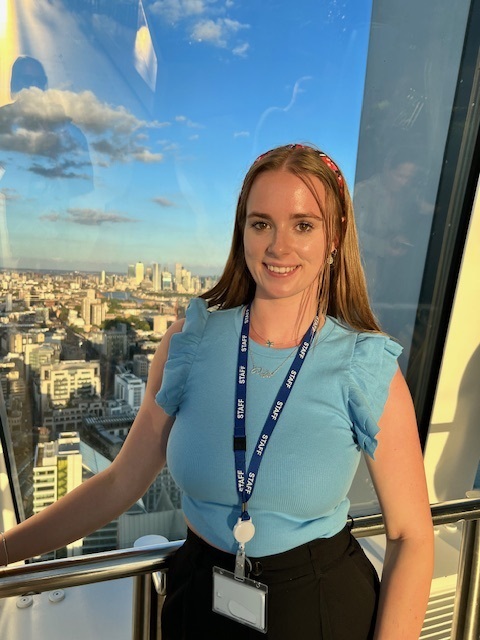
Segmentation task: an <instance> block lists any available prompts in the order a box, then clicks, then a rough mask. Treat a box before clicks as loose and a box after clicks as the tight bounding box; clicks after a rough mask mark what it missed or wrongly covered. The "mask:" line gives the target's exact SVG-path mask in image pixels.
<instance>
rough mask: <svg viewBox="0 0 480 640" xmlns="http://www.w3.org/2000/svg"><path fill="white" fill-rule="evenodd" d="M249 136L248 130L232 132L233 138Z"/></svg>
mask: <svg viewBox="0 0 480 640" xmlns="http://www.w3.org/2000/svg"><path fill="white" fill-rule="evenodd" d="M249 136H250V132H249V131H235V132H234V134H233V137H234V138H248V137H249Z"/></svg>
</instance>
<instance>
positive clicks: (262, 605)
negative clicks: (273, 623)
mask: <svg viewBox="0 0 480 640" xmlns="http://www.w3.org/2000/svg"><path fill="white" fill-rule="evenodd" d="M267 592H268V587H267V585H265V584H262V583H261V582H257V581H256V580H251V579H250V578H243V580H239V579H238V578H236V577H235V575H234V574H233V573H231V572H230V571H225V569H221V568H220V567H213V606H212V609H213V611H215V612H216V613H220V614H221V615H224V616H226V617H227V618H231V619H232V620H236V621H237V622H240V623H241V624H245V625H247V626H249V627H253V628H254V629H257V630H258V631H261V632H262V633H266V632H267Z"/></svg>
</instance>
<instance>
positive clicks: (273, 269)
mask: <svg viewBox="0 0 480 640" xmlns="http://www.w3.org/2000/svg"><path fill="white" fill-rule="evenodd" d="M265 266H266V267H267V269H268V270H269V271H270V272H272V273H291V272H292V271H295V269H297V268H298V265H297V266H295V267H277V266H275V265H273V264H266V265H265Z"/></svg>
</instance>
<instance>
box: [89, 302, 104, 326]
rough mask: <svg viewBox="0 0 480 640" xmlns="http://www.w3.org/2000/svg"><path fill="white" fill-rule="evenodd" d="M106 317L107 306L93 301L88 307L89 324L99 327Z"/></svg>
mask: <svg viewBox="0 0 480 640" xmlns="http://www.w3.org/2000/svg"><path fill="white" fill-rule="evenodd" d="M106 315H107V304H106V303H105V302H102V301H101V300H95V302H94V303H93V304H92V305H91V306H90V322H91V324H94V325H95V326H97V327H99V326H100V325H101V324H102V322H103V321H104V320H105V317H106Z"/></svg>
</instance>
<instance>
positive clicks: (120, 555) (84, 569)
mask: <svg viewBox="0 0 480 640" xmlns="http://www.w3.org/2000/svg"><path fill="white" fill-rule="evenodd" d="M431 511H432V519H433V524H434V526H438V525H443V524H450V523H454V522H459V521H465V524H464V526H463V532H462V544H461V549H460V558H459V568H458V580H457V592H456V597H455V612H454V619H453V626H452V636H451V638H452V640H478V638H479V633H480V526H479V519H480V498H478V497H475V498H466V499H463V500H451V501H448V502H440V503H437V504H433V505H431ZM351 525H352V533H353V535H355V537H358V538H363V537H369V536H374V535H380V534H383V533H385V527H384V523H383V518H382V516H381V514H379V513H376V514H372V515H361V516H356V517H354V518H352V519H351ZM183 542H184V541H183V540H178V541H175V542H167V543H163V544H159V545H152V546H148V547H135V548H132V549H122V550H119V551H107V552H104V553H93V554H89V555H85V556H74V557H71V558H66V559H62V560H49V561H47V562H37V563H33V564H26V565H22V566H16V567H9V568H7V569H4V570H3V571H0V598H7V597H11V596H19V595H22V594H24V593H26V592H32V591H33V592H43V591H50V590H55V589H63V588H66V587H77V586H79V585H86V584H92V583H95V582H102V581H106V580H116V579H119V578H128V577H135V588H134V601H133V630H132V639H133V640H156V638H157V631H156V629H157V623H156V618H157V611H156V604H157V602H156V600H157V593H159V594H160V595H161V591H162V589H163V588H164V583H162V586H159V581H160V582H162V581H161V577H160V576H161V575H162V574H163V575H164V573H163V572H164V571H165V570H166V569H167V568H168V558H169V557H170V556H171V555H172V554H173V553H174V552H175V551H176V550H177V549H178V548H179V547H181V545H182V544H183ZM158 572H160V573H158ZM151 574H153V575H155V584H156V587H157V588H153V589H152V576H151Z"/></svg>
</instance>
